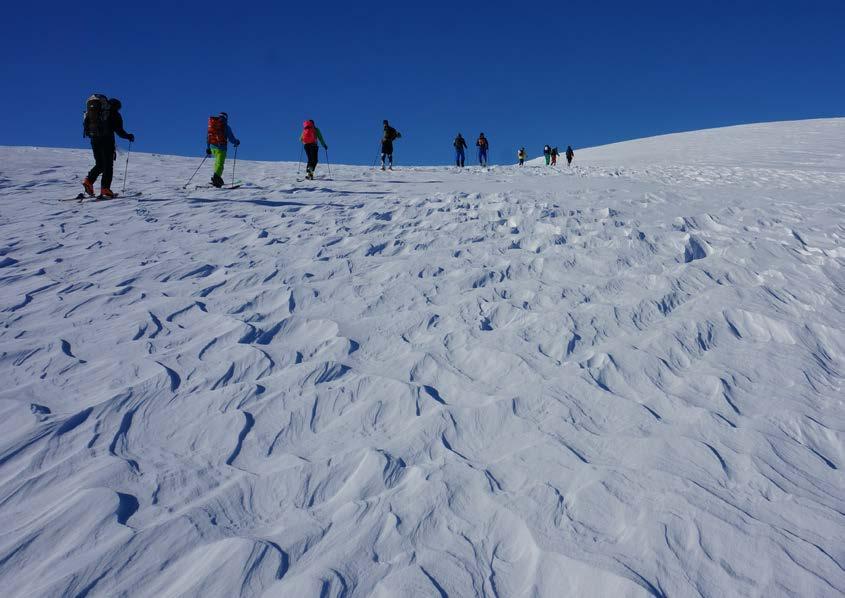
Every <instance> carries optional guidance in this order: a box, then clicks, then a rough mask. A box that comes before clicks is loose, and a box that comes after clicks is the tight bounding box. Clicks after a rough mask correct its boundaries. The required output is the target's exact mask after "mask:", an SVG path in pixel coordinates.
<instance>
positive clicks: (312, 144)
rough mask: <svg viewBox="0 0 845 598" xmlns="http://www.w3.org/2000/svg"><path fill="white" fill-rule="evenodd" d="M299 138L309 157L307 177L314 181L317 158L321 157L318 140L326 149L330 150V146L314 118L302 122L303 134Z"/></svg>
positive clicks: (306, 170) (306, 167) (306, 169)
mask: <svg viewBox="0 0 845 598" xmlns="http://www.w3.org/2000/svg"><path fill="white" fill-rule="evenodd" d="M299 140H300V141H301V142H302V144H303V146H304V147H305V155H306V156H307V157H308V164H307V165H306V166H305V178H306V179H310V180H312V181H313V180H314V170H315V169H316V168H317V160H318V159H319V157H320V148H319V147H318V146H317V141H318V140H319V141H320V143H321V144H322V146H323V149H324V150H328V149H329V147H328V146H327V145H326V142H325V140H324V139H323V134H322V133H321V132H320V129H318V128H317V125H315V124H314V121H313V120H306V121H305V122H303V123H302V135H300V136H299Z"/></svg>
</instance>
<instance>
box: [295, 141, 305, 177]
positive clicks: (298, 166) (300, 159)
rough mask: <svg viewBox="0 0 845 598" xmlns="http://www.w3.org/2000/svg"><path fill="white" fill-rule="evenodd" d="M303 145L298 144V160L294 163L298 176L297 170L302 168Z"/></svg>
mask: <svg viewBox="0 0 845 598" xmlns="http://www.w3.org/2000/svg"><path fill="white" fill-rule="evenodd" d="M303 147H305V146H304V145H300V146H299V162H298V163H297V165H296V176H299V170H300V169H301V168H302V148H303Z"/></svg>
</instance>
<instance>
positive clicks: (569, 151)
mask: <svg viewBox="0 0 845 598" xmlns="http://www.w3.org/2000/svg"><path fill="white" fill-rule="evenodd" d="M574 157H575V152H573V151H572V146H571V145H567V146H566V165H567V166H572V158H574Z"/></svg>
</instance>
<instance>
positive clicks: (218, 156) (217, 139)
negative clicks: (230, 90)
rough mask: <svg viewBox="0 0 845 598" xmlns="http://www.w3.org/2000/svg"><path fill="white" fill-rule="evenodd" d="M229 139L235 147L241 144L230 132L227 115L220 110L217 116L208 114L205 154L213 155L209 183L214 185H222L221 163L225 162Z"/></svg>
mask: <svg viewBox="0 0 845 598" xmlns="http://www.w3.org/2000/svg"><path fill="white" fill-rule="evenodd" d="M229 141H231V142H232V145H234V146H235V147H238V146H239V145H240V144H241V142H240V141H239V140H238V139H237V138H236V137H235V134H234V133H233V132H232V127H230V126H229V115H228V114H226V113H225V112H221V113H220V114H219V115H218V116H209V117H208V136H207V137H206V145H205V155H206V156H214V174H213V175H211V184H212V185H214V186H215V187H222V186H223V164H224V163H225V162H226V150H227V149H228V142H229Z"/></svg>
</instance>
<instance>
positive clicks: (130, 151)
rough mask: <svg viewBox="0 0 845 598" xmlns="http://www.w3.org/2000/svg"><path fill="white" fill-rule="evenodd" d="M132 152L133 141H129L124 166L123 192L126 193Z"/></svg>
mask: <svg viewBox="0 0 845 598" xmlns="http://www.w3.org/2000/svg"><path fill="white" fill-rule="evenodd" d="M131 153H132V142H131V141H130V142H129V149H128V150H126V165H125V166H124V167H123V191H121V193H126V173H127V172H128V171H129V154H131Z"/></svg>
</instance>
